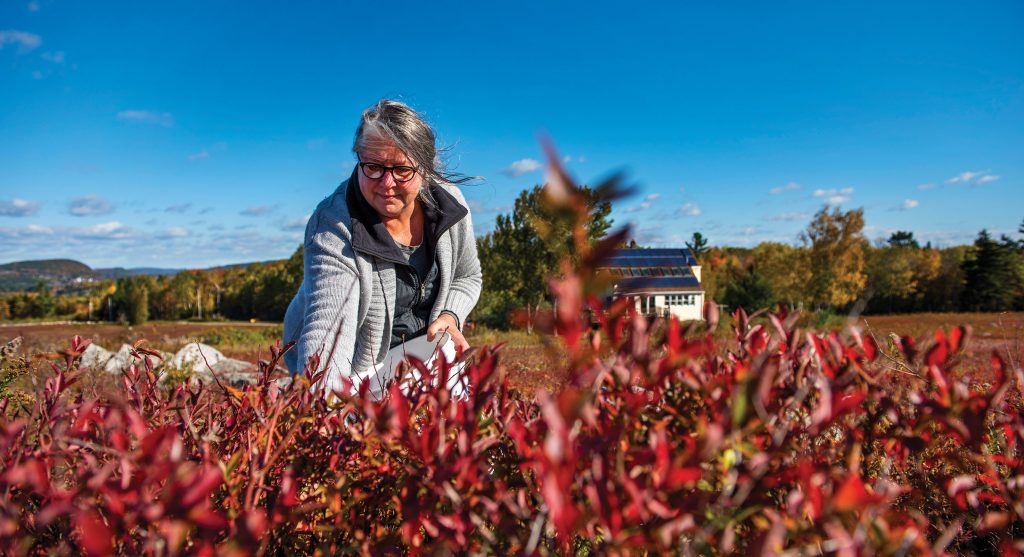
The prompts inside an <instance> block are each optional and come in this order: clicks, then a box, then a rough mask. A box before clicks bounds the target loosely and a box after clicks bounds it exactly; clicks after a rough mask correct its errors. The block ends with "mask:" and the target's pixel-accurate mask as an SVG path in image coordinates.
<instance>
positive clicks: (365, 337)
mask: <svg viewBox="0 0 1024 557" xmlns="http://www.w3.org/2000/svg"><path fill="white" fill-rule="evenodd" d="M352 150H353V152H354V153H355V155H356V157H357V158H358V162H357V164H356V167H355V169H354V170H353V172H352V176H350V177H349V178H348V180H346V181H344V182H342V184H341V185H340V186H338V189H337V190H335V191H334V193H333V194H331V195H330V196H329V197H327V199H324V200H323V201H322V202H321V203H320V205H318V206H317V208H316V210H315V211H314V212H313V214H312V216H311V217H310V219H309V223H308V224H307V225H306V237H305V250H304V255H303V270H304V273H305V274H304V277H303V280H302V285H301V286H300V287H299V291H298V293H297V294H296V295H295V297H294V298H293V299H292V302H291V304H289V306H288V311H287V313H286V315H285V320H284V338H285V339H286V340H287V341H291V340H295V341H296V342H297V345H296V346H295V348H294V349H293V350H291V351H289V353H288V354H287V355H286V356H285V363H286V364H287V365H288V368H289V370H291V371H292V372H297V371H301V370H302V369H303V368H304V367H305V365H306V362H307V359H308V358H309V357H310V356H312V355H314V354H320V366H321V369H323V368H326V369H327V374H326V377H325V380H324V384H323V385H319V386H318V387H320V388H323V389H326V390H327V391H326V392H331V391H334V390H338V391H340V390H341V379H342V377H349V378H352V377H354V376H356V375H359V374H362V373H363V372H366V371H367V370H371V369H374V368H375V367H376V366H378V365H380V364H381V363H382V362H383V361H384V358H385V356H386V354H387V352H388V350H389V349H390V348H392V347H394V346H397V345H398V344H401V343H402V342H403V340H404V339H411V338H414V337H417V336H420V335H423V334H426V335H427V336H428V338H430V339H434V338H435V337H436V336H437V335H438V334H439V333H442V332H445V331H447V332H448V333H450V334H451V336H452V340H453V341H454V342H455V345H456V347H457V348H461V349H465V348H468V347H469V344H468V343H467V342H466V339H465V338H464V337H463V336H462V333H461V332H460V330H461V327H462V324H463V323H465V321H466V316H467V315H468V314H469V312H470V310H472V309H473V306H474V305H476V302H477V298H479V296H480V285H481V276H480V262H479V260H477V255H476V239H475V237H474V235H473V225H472V223H471V221H470V216H469V209H468V206H467V204H466V200H465V198H463V196H462V193H461V192H459V190H458V188H457V187H455V185H454V184H456V183H463V182H466V181H468V180H469V178H467V177H464V176H460V175H455V174H452V173H449V172H447V171H446V170H445V168H444V166H443V163H442V162H441V160H440V158H439V157H438V154H437V146H436V140H435V134H434V131H433V129H431V127H430V126H429V125H428V124H427V123H426V122H425V121H424V119H423V117H422V116H421V115H420V114H418V113H417V112H416V111H414V110H412V109H411V108H409V107H408V106H406V105H405V104H403V103H400V102H397V101H390V100H382V101H379V102H378V103H377V104H375V105H374V106H371V107H370V108H368V109H366V110H365V111H364V112H363V116H362V121H361V122H360V124H359V127H358V128H357V129H356V136H355V142H354V144H353V146H352ZM374 387H378V386H376V385H374ZM374 390H375V391H377V392H376V394H379V387H378V388H375V389H374Z"/></svg>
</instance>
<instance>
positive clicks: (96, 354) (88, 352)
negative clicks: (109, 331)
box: [78, 344, 114, 369]
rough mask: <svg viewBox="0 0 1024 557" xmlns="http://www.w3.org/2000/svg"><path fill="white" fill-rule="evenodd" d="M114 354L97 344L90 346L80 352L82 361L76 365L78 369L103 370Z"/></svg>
mask: <svg viewBox="0 0 1024 557" xmlns="http://www.w3.org/2000/svg"><path fill="white" fill-rule="evenodd" d="M113 357H114V353H113V352H111V351H110V350H107V349H105V348H103V347H102V346H100V345H98V344H90V345H89V346H86V347H85V352H82V359H81V360H80V361H79V363H78V367H79V369H104V368H106V366H107V362H109V361H110V358H113Z"/></svg>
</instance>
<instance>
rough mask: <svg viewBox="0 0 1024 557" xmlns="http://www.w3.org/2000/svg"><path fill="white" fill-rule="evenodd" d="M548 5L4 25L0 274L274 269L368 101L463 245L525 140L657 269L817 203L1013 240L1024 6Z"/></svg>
mask: <svg viewBox="0 0 1024 557" xmlns="http://www.w3.org/2000/svg"><path fill="white" fill-rule="evenodd" d="M484 4H486V5H484ZM543 4H551V5H550V6H545V5H543ZM543 4H541V3H537V4H522V3H511V2H500V3H468V2H467V3H450V4H449V3H423V2H417V3H411V2H410V3H405V2H393V3H389V4H386V5H381V4H379V3H366V4H349V3H340V2H294V3H290V5H289V7H288V8H283V7H282V6H284V4H280V3H271V2H259V1H256V2H245V3H242V2H225V1H220V0H207V1H205V2H185V1H182V2H173V3H170V2H168V3H164V4H158V3H155V2H72V1H69V0H8V1H6V2H3V3H2V4H0V83H2V86H0V130H3V131H2V133H0V262H7V261H15V260H22V259H39V258H52V257H70V258H75V259H78V260H81V261H83V262H85V263H87V264H89V265H92V266H94V267H105V266H127V267H135V266H157V267H205V266H212V265H219V264H227V263H236V262H245V261H253V260H266V259H275V258H280V257H286V256H287V255H289V254H290V253H291V252H292V251H293V250H294V249H295V247H296V246H297V245H298V243H299V242H300V241H301V234H302V229H303V225H304V221H305V218H306V217H307V216H308V214H309V213H310V211H312V209H313V208H314V207H315V206H316V204H317V202H318V201H319V200H320V199H322V198H323V197H324V196H326V195H328V194H329V193H330V192H331V191H332V190H333V188H334V187H335V186H336V185H337V183H338V182H339V181H340V180H341V179H343V178H344V177H346V176H347V175H348V174H349V173H350V172H351V169H352V163H353V156H352V155H351V153H350V146H351V140H352V133H353V130H354V128H355V126H356V124H357V121H358V116H359V114H360V112H361V110H362V109H363V108H365V107H366V106H368V105H369V104H371V103H372V102H374V101H375V100H376V99H378V98H381V97H391V98H398V99H401V100H403V101H405V102H408V103H409V104H411V105H412V106H414V107H415V108H417V109H419V110H421V111H422V112H424V113H425V114H426V115H427V117H428V119H429V120H430V121H431V122H432V123H433V124H434V125H435V127H436V128H437V130H438V132H439V134H440V136H441V139H442V141H444V142H445V143H447V144H451V145H452V146H453V149H452V158H451V162H452V163H453V165H454V166H455V167H456V168H457V170H459V171H461V172H464V173H467V174H473V175H479V176H483V177H484V178H485V180H484V181H483V182H482V183H481V184H478V185H474V186H467V187H464V191H465V193H466V197H467V198H468V199H469V200H470V202H471V206H472V208H473V217H474V222H475V224H476V229H477V232H478V233H483V232H485V231H487V230H489V229H490V228H492V227H493V224H494V218H495V216H496V215H497V214H499V213H500V212H507V211H509V210H510V207H511V203H512V200H513V199H514V198H515V197H516V196H517V195H518V193H519V192H520V191H521V190H522V189H524V188H528V187H531V186H532V185H534V184H536V183H540V182H541V181H542V180H543V175H542V172H541V171H540V170H537V169H536V167H538V166H539V165H538V164H537V163H536V161H541V160H542V156H541V149H540V147H539V144H538V142H537V137H538V133H546V134H547V135H548V136H550V137H551V138H552V139H553V141H554V142H555V144H556V146H557V147H558V149H559V150H560V151H561V153H562V155H563V156H564V157H565V158H566V159H567V161H568V162H567V166H568V167H569V169H570V170H571V171H572V172H573V173H574V174H576V175H577V176H578V178H579V179H580V180H581V181H582V182H584V183H594V182H596V181H597V180H599V179H600V178H601V177H603V176H607V175H608V174H609V173H612V172H615V171H618V170H624V171H626V172H627V173H628V176H629V178H630V180H631V181H632V182H634V183H636V184H637V185H638V186H639V190H640V193H639V194H638V195H637V196H635V197H634V198H631V199H627V200H624V201H622V202H619V203H618V204H617V205H616V207H615V212H614V214H613V216H614V219H615V221H616V223H617V224H624V223H627V222H633V223H635V231H636V236H637V238H638V240H639V241H640V242H641V243H645V244H648V245H656V246H673V245H680V244H681V243H682V242H683V241H684V240H685V239H686V238H689V237H690V235H691V234H692V233H693V232H694V231H700V232H702V233H703V234H704V235H705V236H707V237H708V238H709V239H710V241H711V243H712V244H713V245H742V246H749V245H754V244H757V243H758V242H761V241H766V240H773V241H782V242H791V243H796V242H798V234H799V232H800V231H801V230H803V229H804V228H805V227H806V225H807V223H808V221H809V220H810V218H811V216H812V215H813V213H814V212H815V211H816V210H818V209H819V208H821V207H822V206H823V205H824V204H826V203H831V204H833V205H839V206H841V207H843V208H856V207H863V208H864V210H865V215H866V222H867V227H866V233H867V235H868V236H869V237H870V238H872V239H875V238H879V237H887V236H888V234H889V233H891V232H892V231H894V230H898V229H903V230H911V231H913V232H914V233H915V235H917V236H918V237H919V238H920V239H922V240H923V241H924V240H928V241H932V242H933V243H936V244H939V245H950V244H957V243H966V242H970V241H972V240H973V238H974V237H975V236H976V234H977V232H978V231H979V230H980V229H982V228H988V229H989V230H992V231H995V232H996V233H1007V234H1016V229H1017V227H1018V225H1019V224H1020V223H1021V221H1022V220H1024V193H1022V186H1024V179H1022V176H1024V155H1022V153H1024V33H1021V32H1020V30H1021V28H1022V27H1024V3H1021V2H1019V1H1006V2H977V3H970V4H969V5H968V4H967V3H963V2H899V3H894V2H880V3H865V2H857V3H852V2H851V3H839V2H806V3H801V2H770V3H765V2H749V3H746V2H728V3H726V2H717V3H708V2H701V3H697V2H685V3H671V4H670V3H664V4H660V3H651V4H643V3H633V4H627V3H623V2H608V3H606V2H578V3H574V2H545V3H543ZM676 4H678V5H676ZM895 4H898V5H895Z"/></svg>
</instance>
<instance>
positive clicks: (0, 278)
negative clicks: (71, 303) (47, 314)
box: [0, 259, 99, 292]
mask: <svg viewBox="0 0 1024 557" xmlns="http://www.w3.org/2000/svg"><path fill="white" fill-rule="evenodd" d="M98 278H99V277H98V276H97V275H96V273H95V272H93V270H92V268H91V267H89V266H88V265H86V264H85V263H82V262H81V261H75V260H73V259H39V260H35V261H15V262H13V263H5V264H3V265H0V292H17V291H22V290H29V289H31V288H34V287H35V285H36V283H37V282H39V281H40V280H42V281H45V282H46V283H47V284H48V285H49V286H50V287H51V288H54V287H57V288H62V287H66V286H68V285H70V284H75V283H83V282H92V281H94V280H97V279H98Z"/></svg>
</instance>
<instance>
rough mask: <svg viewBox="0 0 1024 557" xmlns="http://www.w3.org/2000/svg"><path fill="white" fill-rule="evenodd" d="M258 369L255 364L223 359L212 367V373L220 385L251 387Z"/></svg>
mask: <svg viewBox="0 0 1024 557" xmlns="http://www.w3.org/2000/svg"><path fill="white" fill-rule="evenodd" d="M258 371H259V369H258V368H257V367H256V365H255V364H253V363H250V362H245V361H242V360H235V359H232V358H225V359H223V360H221V361H219V362H217V364H216V365H214V366H213V372H214V373H215V374H216V375H217V379H220V381H221V382H222V383H225V382H226V383H230V384H231V385H232V386H238V385H246V384H248V385H251V384H253V383H255V382H256V374H257V372H258Z"/></svg>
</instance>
